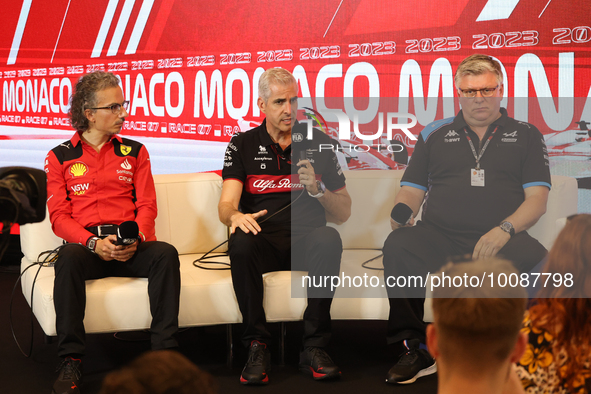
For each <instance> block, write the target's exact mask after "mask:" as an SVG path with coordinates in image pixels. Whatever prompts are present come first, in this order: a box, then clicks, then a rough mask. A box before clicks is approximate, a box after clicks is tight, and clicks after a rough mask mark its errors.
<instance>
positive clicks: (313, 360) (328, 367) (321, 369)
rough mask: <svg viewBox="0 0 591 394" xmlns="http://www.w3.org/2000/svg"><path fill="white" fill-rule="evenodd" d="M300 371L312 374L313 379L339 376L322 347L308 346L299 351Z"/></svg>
mask: <svg viewBox="0 0 591 394" xmlns="http://www.w3.org/2000/svg"><path fill="white" fill-rule="evenodd" d="M300 371H302V372H303V373H305V374H309V375H312V377H313V378H314V380H324V379H336V378H340V377H341V371H340V369H339V367H337V366H336V365H335V363H334V362H333V361H332V359H331V358H330V356H329V355H328V354H326V352H325V351H324V349H323V348H321V347H315V346H308V347H307V348H305V349H304V350H303V351H302V352H301V353H300Z"/></svg>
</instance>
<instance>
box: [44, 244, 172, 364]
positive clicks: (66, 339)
mask: <svg viewBox="0 0 591 394" xmlns="http://www.w3.org/2000/svg"><path fill="white" fill-rule="evenodd" d="M179 265H180V263H179V257H178V252H177V250H176V249H175V248H174V246H172V245H169V244H167V243H165V242H158V241H153V242H142V243H140V244H139V246H138V250H137V252H136V253H135V254H134V255H133V257H132V258H131V259H129V260H128V261H126V262H120V261H116V260H113V261H103V260H101V259H100V258H99V257H98V255H96V254H94V253H92V252H91V251H90V250H88V249H87V248H85V247H84V246H82V245H76V244H69V245H65V246H64V247H63V248H62V249H61V250H60V252H59V256H58V259H57V261H56V263H55V282H54V287H53V301H54V305H55V314H56V329H57V338H58V355H59V356H60V357H63V356H66V355H68V354H80V355H83V354H84V352H85V341H86V340H85V331H84V323H83V320H84V312H85V308H86V284H85V281H87V280H91V279H100V278H105V277H108V276H118V277H137V278H148V296H149V297H150V312H151V314H152V323H151V326H150V331H151V342H152V349H153V350H158V349H166V348H174V347H177V346H178V343H177V341H176V339H175V336H176V333H177V331H178V315H179V296H180V288H181V287H180V286H181V283H180V282H181V279H180V272H179Z"/></svg>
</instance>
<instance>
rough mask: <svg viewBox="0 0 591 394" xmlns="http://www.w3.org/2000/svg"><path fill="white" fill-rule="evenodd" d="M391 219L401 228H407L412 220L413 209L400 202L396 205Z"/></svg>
mask: <svg viewBox="0 0 591 394" xmlns="http://www.w3.org/2000/svg"><path fill="white" fill-rule="evenodd" d="M390 217H391V218H392V220H394V221H395V222H396V223H398V224H399V225H401V226H406V225H407V224H408V223H409V222H410V219H411V218H412V209H411V207H409V206H408V205H406V204H405V203H402V202H399V203H398V204H396V205H394V208H392V212H391V213H390Z"/></svg>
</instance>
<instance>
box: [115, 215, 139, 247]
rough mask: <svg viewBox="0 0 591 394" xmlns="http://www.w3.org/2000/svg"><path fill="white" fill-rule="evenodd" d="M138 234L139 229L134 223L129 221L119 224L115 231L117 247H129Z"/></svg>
mask: <svg viewBox="0 0 591 394" xmlns="http://www.w3.org/2000/svg"><path fill="white" fill-rule="evenodd" d="M139 233H140V228H139V227H138V225H137V223H136V222H134V221H132V220H130V221H127V222H123V223H121V224H120V225H119V228H118V229H117V245H131V244H132V243H134V242H135V241H137V237H138V235H139Z"/></svg>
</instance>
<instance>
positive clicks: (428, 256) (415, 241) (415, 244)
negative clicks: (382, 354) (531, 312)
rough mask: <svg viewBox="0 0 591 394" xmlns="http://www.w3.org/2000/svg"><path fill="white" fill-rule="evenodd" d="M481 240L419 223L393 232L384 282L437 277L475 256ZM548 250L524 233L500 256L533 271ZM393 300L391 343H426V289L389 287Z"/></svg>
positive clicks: (386, 254)
mask: <svg viewBox="0 0 591 394" xmlns="http://www.w3.org/2000/svg"><path fill="white" fill-rule="evenodd" d="M477 242H478V239H473V240H467V239H461V240H459V239H455V240H454V239H452V238H450V237H448V236H446V235H445V234H443V233H442V232H441V231H440V230H439V229H437V228H436V227H434V226H432V225H429V224H426V223H424V222H422V221H419V222H418V223H417V225H416V226H414V227H403V228H400V229H398V230H395V231H392V232H391V233H390V235H389V236H388V238H387V239H386V242H385V243H384V249H383V252H384V280H387V278H388V277H389V276H394V277H398V276H406V277H408V276H422V277H423V278H425V276H426V275H427V273H428V272H430V273H431V274H434V273H435V272H437V271H438V270H439V269H440V268H441V267H442V266H444V265H445V264H446V263H447V262H448V261H450V259H451V258H454V257H458V256H464V255H469V256H472V252H473V251H474V246H475V245H476V243H477ZM546 254H547V250H546V248H544V246H542V244H540V243H539V242H538V241H537V240H536V239H535V238H532V237H531V236H530V235H529V234H528V233H527V232H525V231H522V232H520V233H518V234H515V236H513V237H512V238H511V239H510V240H509V242H507V243H506V244H505V246H504V247H503V248H502V249H501V250H500V251H499V253H498V254H497V256H498V257H502V258H505V259H507V260H509V261H511V262H512V263H513V265H514V266H515V268H516V269H517V270H519V271H520V272H528V271H530V270H531V269H532V268H533V267H534V266H535V265H536V264H538V263H539V262H540V261H542V259H543V258H544V257H545V256H546ZM387 290H388V297H389V298H390V315H389V318H388V331H387V341H388V344H393V343H397V342H400V341H402V340H404V339H411V338H418V339H420V340H421V342H425V330H426V324H425V322H424V321H423V314H424V302H425V289H424V288H421V287H411V288H409V287H406V288H402V287H390V286H387Z"/></svg>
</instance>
